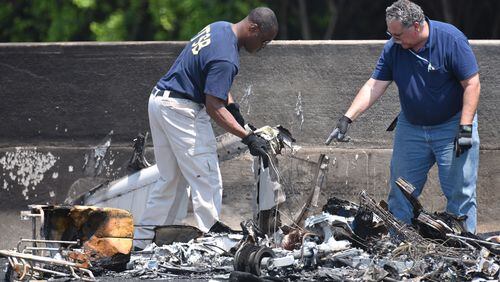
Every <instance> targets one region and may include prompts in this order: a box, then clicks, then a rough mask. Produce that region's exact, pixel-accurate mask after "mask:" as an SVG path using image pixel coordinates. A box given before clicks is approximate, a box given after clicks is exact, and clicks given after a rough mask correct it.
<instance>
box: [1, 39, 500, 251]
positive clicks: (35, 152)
mask: <svg viewBox="0 0 500 282" xmlns="http://www.w3.org/2000/svg"><path fill="white" fill-rule="evenodd" d="M383 43H384V42H383V41H278V42H273V43H272V44H270V45H269V46H268V47H267V48H266V49H264V50H263V51H262V52H260V53H259V54H257V55H249V54H247V53H245V52H244V51H242V53H241V55H242V56H241V69H240V73H239V75H238V76H237V78H236V80H235V83H234V85H233V88H232V90H231V92H232V94H233V95H234V96H235V98H236V100H237V101H239V102H240V104H241V108H242V112H243V114H244V116H245V117H246V119H247V121H249V122H251V123H252V124H254V125H255V126H257V127H259V126H263V125H276V124H282V125H283V126H285V127H287V128H288V129H290V130H291V132H292V133H293V135H294V137H296V139H297V141H298V144H299V145H301V146H303V148H304V150H302V152H301V153H299V155H298V158H299V159H300V158H302V159H303V161H302V162H301V161H295V162H290V164H288V165H286V162H285V166H286V168H284V169H285V170H286V171H288V172H289V173H290V175H291V176H290V177H291V178H292V181H294V182H296V183H306V182H307V181H303V180H301V177H302V178H303V179H308V180H309V181H310V174H311V171H310V169H309V170H306V169H304V167H308V165H304V162H305V163H307V162H308V161H315V160H316V159H317V155H318V154H319V153H322V152H323V153H328V154H330V155H331V156H332V157H333V158H334V159H335V160H336V161H335V163H334V164H333V165H332V166H331V168H330V172H329V181H328V184H327V185H328V187H329V188H328V189H327V191H325V193H326V194H325V196H330V195H341V196H346V197H350V198H354V197H355V194H356V193H357V191H359V189H364V187H367V188H369V189H371V190H370V191H371V193H372V194H374V195H378V197H379V198H384V197H385V195H386V193H387V181H388V175H389V170H388V165H389V160H390V154H391V151H390V148H391V143H392V134H391V133H387V132H385V129H386V128H387V126H388V125H389V124H390V122H391V121H392V119H393V118H394V116H395V115H396V114H397V113H398V111H399V102H398V98H397V92H396V91H397V89H396V87H395V86H393V85H392V86H391V87H390V89H389V91H388V92H387V93H386V95H384V96H383V97H382V98H381V101H379V102H378V103H377V104H376V105H375V106H374V107H373V108H372V109H370V111H369V112H367V113H366V114H365V115H363V116H362V117H360V118H359V120H358V121H357V122H356V123H354V124H353V126H352V127H351V130H350V135H351V136H352V137H353V142H351V143H348V144H344V143H342V144H335V145H334V146H333V147H324V146H323V145H322V144H323V141H324V139H325V137H326V136H327V135H328V133H329V132H330V131H331V129H332V126H333V125H334V124H335V123H336V120H337V119H338V117H339V116H340V115H341V114H342V113H344V112H345V110H346V109H347V107H348V106H349V104H350V103H351V101H352V99H353V97H354V95H355V94H356V93H357V91H358V89H359V88H360V87H361V86H362V84H363V83H364V82H365V81H366V80H367V79H368V78H369V77H370V75H371V72H372V69H373V66H374V64H375V62H376V60H377V58H378V56H379V54H380V52H381V49H382V46H383ZM471 43H472V46H473V49H474V51H475V53H476V56H477V59H478V61H479V65H480V75H481V82H482V85H481V86H482V87H481V88H482V89H481V90H482V91H481V102H480V106H479V123H480V127H479V131H480V136H481V165H480V172H479V181H478V184H479V185H478V197H479V205H480V209H479V212H480V223H491V222H492V224H494V223H498V222H499V221H498V220H497V219H496V218H495V216H497V215H499V214H500V207H499V205H498V202H499V200H500V196H499V195H497V191H496V187H497V186H498V184H499V183H500V168H499V167H500V166H498V163H499V162H498V160H499V159H500V153H499V147H500V146H499V142H498V141H497V139H496V138H497V137H498V136H499V133H500V130H499V128H500V121H499V119H498V117H499V115H498V113H497V108H498V106H499V105H500V103H499V100H500V98H499V97H500V96H499V95H498V93H499V92H500V91H499V88H500V87H499V85H500V84H499V81H500V80H499V77H500V75H499V74H500V41H472V42H471ZM183 46H184V43H182V42H145V43H136V42H134V43H55V44H1V45H0V101H1V103H0V112H1V113H2V114H1V115H0V132H1V134H0V199H1V200H2V201H3V203H2V208H1V209H2V210H4V211H5V213H8V214H9V215H12V214H15V211H17V210H21V209H24V208H26V205H27V204H33V203H47V202H48V203H60V202H61V201H63V200H64V198H66V195H67V193H68V190H69V189H70V187H72V186H73V188H72V189H75V186H81V187H85V186H90V185H92V184H95V183H98V182H99V181H102V180H105V179H112V178H116V177H119V176H121V175H124V174H125V168H124V164H125V163H126V162H127V160H128V158H129V157H130V152H131V150H130V144H131V140H132V138H133V137H134V136H135V135H136V134H137V133H138V132H144V131H146V130H148V127H149V125H148V120H147V103H146V102H147V99H148V95H149V92H150V91H151V89H152V87H153V86H154V84H155V83H156V81H157V80H158V79H159V78H160V77H161V76H162V75H163V74H164V73H165V72H166V71H167V70H168V68H169V66H170V65H171V64H172V63H173V61H174V60H175V58H176V56H177V55H178V54H179V53H180V51H181V49H182V47H183ZM111 131H112V132H113V134H112V136H111V138H112V139H111V140H112V141H111V143H110V144H111V146H110V147H109V150H107V153H106V155H104V156H103V157H102V158H100V157H99V154H98V153H99V152H102V151H99V150H95V148H93V146H97V145H98V144H99V143H103V145H106V144H105V142H104V141H105V140H104V139H105V138H106V135H108V134H109V133H110V132H111ZM216 131H217V132H218V133H222V131H221V130H220V128H216ZM105 147H106V146H104V148H105ZM96 153H97V154H96ZM85 156H87V157H85ZM249 163H250V160H249V158H248V157H242V158H238V159H236V160H233V161H231V165H227V164H222V170H223V178H224V185H225V191H226V194H225V195H226V196H225V200H224V201H225V204H226V203H227V202H229V201H230V200H231V199H233V198H232V197H233V196H234V197H236V196H237V195H239V194H240V192H238V191H240V189H242V188H241V187H247V188H248V187H249V186H251V184H252V177H251V171H250V168H249V167H250V164H249ZM294 173H295V174H294ZM95 176H97V177H98V179H97V180H96V179H94V178H93V177H95ZM82 179H83V180H82ZM75 182H76V183H77V184H75ZM428 186H429V188H426V192H425V195H424V198H423V199H424V200H425V201H426V203H427V205H428V207H429V208H432V209H434V210H436V209H440V208H442V207H443V204H444V201H443V199H442V197H441V193H440V191H439V188H438V187H439V181H438V180H437V177H436V173H435V171H433V172H432V173H431V176H430V179H429V181H428ZM235 199H237V197H236V198H235ZM231 201H232V200H231ZM486 207H487V208H486ZM228 209H229V208H228ZM247 212H248V210H247V209H246V208H245V209H244V210H241V214H245V213H247ZM9 222H10V221H9ZM4 224H5V225H7V221H2V226H0V227H1V228H4V227H5V226H3V225H4ZM0 247H1V246H0Z"/></svg>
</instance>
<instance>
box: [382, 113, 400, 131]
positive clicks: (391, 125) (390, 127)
mask: <svg viewBox="0 0 500 282" xmlns="http://www.w3.org/2000/svg"><path fill="white" fill-rule="evenodd" d="M398 117H399V115H397V116H396V118H395V119H394V120H393V121H392V122H391V124H389V127H387V129H386V130H385V131H393V130H394V128H396V125H397V124H398Z"/></svg>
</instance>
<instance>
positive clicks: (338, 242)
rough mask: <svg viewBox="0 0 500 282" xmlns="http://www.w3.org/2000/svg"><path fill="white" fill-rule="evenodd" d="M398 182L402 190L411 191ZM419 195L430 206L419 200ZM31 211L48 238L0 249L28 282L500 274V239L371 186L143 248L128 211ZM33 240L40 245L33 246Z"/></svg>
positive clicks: (182, 231) (168, 232)
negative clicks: (405, 216)
mask: <svg viewBox="0 0 500 282" xmlns="http://www.w3.org/2000/svg"><path fill="white" fill-rule="evenodd" d="M398 181H400V183H401V184H402V186H404V187H403V188H402V189H410V188H411V184H409V183H407V182H404V180H398ZM409 197H411V194H409ZM412 201H414V202H415V204H414V206H416V207H421V205H419V203H418V201H417V200H416V199H412ZM422 214H425V215H426V217H422V216H421V215H422ZM25 216H31V217H33V218H35V217H38V218H40V217H42V218H43V226H42V228H41V230H42V232H43V234H41V235H43V236H42V237H43V238H46V239H47V240H27V239H25V240H24V241H23V242H21V243H20V244H19V246H18V249H17V250H15V251H14V250H1V251H0V254H1V255H2V256H5V257H7V258H8V259H9V263H10V271H9V272H8V274H9V275H10V277H11V278H13V279H19V280H23V279H42V278H47V277H68V278H71V277H73V278H77V279H83V280H89V281H91V280H100V279H104V280H105V279H106V277H113V278H123V279H137V278H140V279H159V278H164V279H165V278H184V279H185V278H189V279H195V278H199V279H208V278H211V279H229V280H232V281H248V279H253V281H281V280H301V281H303V280H309V281H316V280H329V281H399V280H403V279H413V281H436V280H447V281H448V280H454V281H461V280H473V279H476V281H486V280H493V279H498V278H499V269H500V256H499V254H500V244H499V243H498V242H495V240H485V239H482V238H480V237H478V236H476V235H473V234H470V233H467V232H464V231H463V229H461V221H460V219H456V218H453V217H452V216H451V215H449V214H446V213H434V214H430V213H428V212H426V211H425V210H424V209H423V208H420V213H418V215H416V218H415V219H414V221H415V224H414V225H413V226H408V225H404V224H402V223H401V222H399V221H398V220H396V219H395V218H394V217H393V216H392V214H391V213H389V212H388V211H387V210H386V208H385V205H384V204H383V202H382V204H379V203H376V202H375V201H374V200H373V199H372V198H371V197H370V196H369V195H368V194H367V193H365V192H362V193H361V194H360V201H359V204H355V203H352V202H349V201H345V200H342V199H338V198H331V199H329V200H328V202H327V204H326V205H325V206H324V207H323V209H322V212H321V213H319V214H314V215H311V216H309V217H307V218H306V219H305V221H304V224H303V225H302V226H298V225H296V224H292V225H285V224H281V225H277V226H276V228H275V229H273V230H269V232H265V231H263V230H261V229H260V228H259V226H258V224H256V223H255V221H253V220H247V221H244V222H242V223H241V229H242V230H241V231H236V230H232V229H230V228H228V227H227V226H225V225H223V224H218V225H217V227H214V228H213V230H211V232H209V233H207V234H203V232H201V231H199V230H198V229H197V228H196V227H192V226H160V227H157V228H156V237H155V240H154V242H153V243H152V244H151V245H149V246H148V247H147V248H146V249H144V250H142V251H131V248H132V244H131V240H132V238H131V234H132V231H131V228H132V223H131V218H130V216H129V215H128V214H127V213H126V212H125V211H119V210H115V209H108V210H103V209H96V208H90V207H83V206H79V207H71V208H70V207H54V206H51V207H48V206H33V207H32V211H31V213H25ZM35 229H36V226H35V224H34V231H35ZM496 239H498V238H496ZM32 243H34V246H33V247H28V246H27V245H29V244H32ZM22 245H26V246H25V247H21V246H22ZM42 246H45V247H42ZM41 253H45V255H41Z"/></svg>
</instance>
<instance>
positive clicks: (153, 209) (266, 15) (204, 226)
mask: <svg viewBox="0 0 500 282" xmlns="http://www.w3.org/2000/svg"><path fill="white" fill-rule="evenodd" d="M277 32H278V22H277V20H276V16H275V14H274V12H273V11H272V10H270V9H268V8H263V7H260V8H256V9H253V10H252V11H251V12H250V13H249V14H248V16H247V17H246V18H244V19H243V20H241V21H240V22H238V23H236V24H232V23H229V22H215V23H212V24H210V25H208V26H206V27H205V28H203V29H202V30H201V31H200V32H199V33H198V34H197V35H195V36H194V37H193V38H191V40H190V42H189V43H188V44H187V45H186V47H185V48H184V49H183V51H182V52H181V54H180V55H179V57H178V58H177V60H176V61H175V62H174V64H173V65H172V67H171V68H170V70H169V71H168V72H167V74H165V75H164V76H163V77H162V78H161V79H160V80H159V81H158V83H157V84H156V86H155V87H154V89H153V91H152V93H151V95H150V98H149V105H148V113H149V122H150V127H151V136H152V139H153V145H154V154H155V159H156V164H157V166H158V171H159V174H160V178H159V180H158V181H157V184H156V185H155V187H154V188H153V189H152V190H151V192H150V194H149V195H148V197H149V198H148V202H147V206H146V208H145V212H144V214H143V215H142V216H141V218H139V220H138V223H137V225H139V226H138V227H137V228H136V230H135V234H134V237H135V238H136V239H139V240H135V241H134V245H135V247H137V248H139V249H140V248H144V247H145V246H146V244H147V243H149V242H150V241H151V240H143V239H151V238H153V236H154V232H153V228H154V226H156V225H169V224H173V222H174V220H175V219H176V217H177V214H178V213H179V209H180V206H182V205H183V204H185V201H186V200H187V199H186V198H187V196H186V188H187V186H190V187H191V198H192V202H193V211H194V216H195V218H196V221H197V223H198V227H199V228H200V229H201V230H202V231H204V232H207V231H209V229H210V228H211V227H212V226H213V225H214V224H215V223H216V222H217V221H218V220H219V215H220V209H221V203H222V179H221V174H220V170H219V164H218V158H217V152H216V150H217V146H216V141H215V136H214V132H213V130H212V125H211V123H210V118H212V119H213V120H214V121H215V122H216V123H217V124H218V125H219V126H221V127H222V128H224V129H225V130H226V131H228V132H230V133H232V134H234V135H236V136H238V137H240V138H242V142H243V143H245V144H246V145H247V146H248V147H249V149H250V153H251V154H252V155H254V156H260V157H262V158H267V152H266V150H267V143H266V141H265V140H264V139H262V138H260V137H258V136H256V135H255V134H253V133H249V132H247V131H246V130H245V128H244V127H243V126H244V124H245V122H244V119H243V117H242V116H241V113H240V112H239V107H238V105H237V104H235V103H234V101H233V99H232V97H231V94H230V93H229V90H230V88H231V85H232V83H233V79H234V77H235V76H236V74H237V73H238V70H239V67H240V62H239V53H238V52H239V49H240V48H241V47H243V48H245V49H246V50H247V51H248V52H250V53H254V52H257V51H259V50H260V49H262V48H264V47H265V46H266V44H267V43H269V42H270V41H271V40H273V39H274V37H275V36H276V34H277Z"/></svg>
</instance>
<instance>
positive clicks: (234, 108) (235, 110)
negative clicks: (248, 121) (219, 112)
mask: <svg viewBox="0 0 500 282" xmlns="http://www.w3.org/2000/svg"><path fill="white" fill-rule="evenodd" d="M226 110H228V111H229V112H230V113H231V114H232V115H233V117H234V119H235V120H236V121H237V122H238V123H239V124H240V125H241V127H245V119H243V116H242V115H241V112H240V105H238V103H231V104H229V105H227V106H226Z"/></svg>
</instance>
